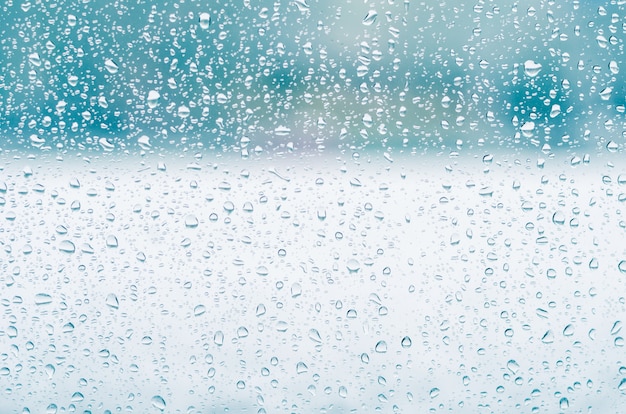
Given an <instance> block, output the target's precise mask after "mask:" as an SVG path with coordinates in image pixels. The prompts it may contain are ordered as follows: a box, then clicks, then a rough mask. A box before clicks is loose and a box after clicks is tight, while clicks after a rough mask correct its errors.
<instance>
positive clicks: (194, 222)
mask: <svg viewBox="0 0 626 414" xmlns="http://www.w3.org/2000/svg"><path fill="white" fill-rule="evenodd" d="M185 227H187V228H189V229H195V228H196V227H198V218H197V217H196V216H194V215H193V214H188V215H187V216H185Z"/></svg>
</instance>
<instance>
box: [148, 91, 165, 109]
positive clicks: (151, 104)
mask: <svg viewBox="0 0 626 414" xmlns="http://www.w3.org/2000/svg"><path fill="white" fill-rule="evenodd" d="M160 98H161V94H160V93H158V92H157V91H154V90H153V91H150V92H148V98H147V99H146V103H147V104H148V108H151V109H154V108H156V107H157V105H158V104H159V99H160Z"/></svg>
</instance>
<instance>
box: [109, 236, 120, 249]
mask: <svg viewBox="0 0 626 414" xmlns="http://www.w3.org/2000/svg"><path fill="white" fill-rule="evenodd" d="M106 245H107V247H111V248H116V247H117V246H118V242H117V237H115V236H113V235H109V236H107V239H106Z"/></svg>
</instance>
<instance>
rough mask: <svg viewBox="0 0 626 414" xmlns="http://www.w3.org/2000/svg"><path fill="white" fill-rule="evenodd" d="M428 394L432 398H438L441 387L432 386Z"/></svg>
mask: <svg viewBox="0 0 626 414" xmlns="http://www.w3.org/2000/svg"><path fill="white" fill-rule="evenodd" d="M428 395H429V396H430V398H437V396H439V388H432V389H431V390H430V392H429V393H428Z"/></svg>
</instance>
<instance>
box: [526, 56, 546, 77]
mask: <svg viewBox="0 0 626 414" xmlns="http://www.w3.org/2000/svg"><path fill="white" fill-rule="evenodd" d="M541 68H542V66H541V63H536V62H535V61H533V60H527V61H526V62H524V73H525V74H526V76H529V77H531V78H534V77H535V76H537V75H539V72H540V71H541Z"/></svg>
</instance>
